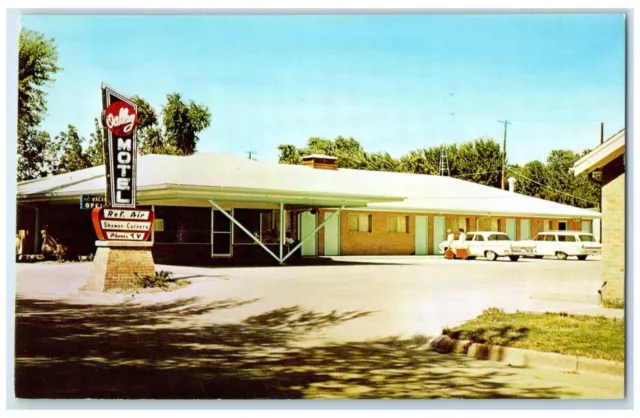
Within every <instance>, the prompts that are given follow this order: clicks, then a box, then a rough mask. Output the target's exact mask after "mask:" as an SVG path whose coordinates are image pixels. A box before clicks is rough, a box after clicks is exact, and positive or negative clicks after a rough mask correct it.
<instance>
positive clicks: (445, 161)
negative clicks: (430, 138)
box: [439, 145, 451, 176]
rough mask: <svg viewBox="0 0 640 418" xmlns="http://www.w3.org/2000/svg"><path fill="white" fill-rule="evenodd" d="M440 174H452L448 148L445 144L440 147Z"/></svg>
mask: <svg viewBox="0 0 640 418" xmlns="http://www.w3.org/2000/svg"><path fill="white" fill-rule="evenodd" d="M439 171H440V175H441V176H450V175H451V173H450V172H449V158H448V157H447V150H446V149H445V147H444V145H442V147H440V170H439Z"/></svg>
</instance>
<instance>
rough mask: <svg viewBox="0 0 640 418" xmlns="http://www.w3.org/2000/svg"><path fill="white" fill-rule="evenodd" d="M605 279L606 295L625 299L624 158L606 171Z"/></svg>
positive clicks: (603, 253) (604, 185) (604, 177)
mask: <svg viewBox="0 0 640 418" xmlns="http://www.w3.org/2000/svg"><path fill="white" fill-rule="evenodd" d="M602 180H603V187H602V280H603V282H605V281H606V282H607V285H606V286H605V287H604V289H603V294H602V296H603V298H606V299H613V300H623V299H624V257H625V195H624V192H625V175H624V165H623V163H622V159H621V158H619V159H617V160H615V161H613V162H612V163H610V164H609V165H607V166H606V167H605V168H604V170H603V173H602Z"/></svg>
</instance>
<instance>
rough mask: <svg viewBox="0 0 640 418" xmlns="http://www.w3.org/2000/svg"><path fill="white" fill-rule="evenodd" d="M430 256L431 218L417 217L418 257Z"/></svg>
mask: <svg viewBox="0 0 640 418" xmlns="http://www.w3.org/2000/svg"><path fill="white" fill-rule="evenodd" d="M427 254H429V218H428V217H427V216H416V255H427Z"/></svg>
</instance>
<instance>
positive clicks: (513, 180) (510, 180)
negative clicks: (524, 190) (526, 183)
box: [507, 177, 518, 193]
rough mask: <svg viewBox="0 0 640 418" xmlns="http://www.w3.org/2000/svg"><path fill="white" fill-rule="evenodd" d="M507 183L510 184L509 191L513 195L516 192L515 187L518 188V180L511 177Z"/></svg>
mask: <svg viewBox="0 0 640 418" xmlns="http://www.w3.org/2000/svg"><path fill="white" fill-rule="evenodd" d="M507 181H508V182H509V191H510V192H512V193H513V190H514V189H515V187H516V181H518V180H516V179H515V178H513V177H509V178H508V179H507Z"/></svg>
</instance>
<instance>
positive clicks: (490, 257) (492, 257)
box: [484, 251, 498, 261]
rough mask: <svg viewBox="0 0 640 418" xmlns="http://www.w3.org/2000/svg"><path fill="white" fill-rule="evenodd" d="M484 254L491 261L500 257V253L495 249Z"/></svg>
mask: <svg viewBox="0 0 640 418" xmlns="http://www.w3.org/2000/svg"><path fill="white" fill-rule="evenodd" d="M484 255H485V257H487V260H489V261H496V258H498V254H496V253H494V252H493V251H487V252H486V253H484Z"/></svg>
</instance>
